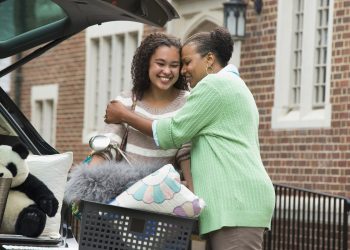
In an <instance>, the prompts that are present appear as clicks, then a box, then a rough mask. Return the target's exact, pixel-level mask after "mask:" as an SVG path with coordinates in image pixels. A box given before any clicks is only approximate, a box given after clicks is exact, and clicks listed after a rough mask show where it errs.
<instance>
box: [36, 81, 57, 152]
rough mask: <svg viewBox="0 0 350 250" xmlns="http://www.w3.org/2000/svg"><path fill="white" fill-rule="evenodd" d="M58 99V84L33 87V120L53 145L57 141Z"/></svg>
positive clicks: (40, 132)
mask: <svg viewBox="0 0 350 250" xmlns="http://www.w3.org/2000/svg"><path fill="white" fill-rule="evenodd" d="M57 100H58V85H57V84H53V85H43V86H33V87H32V96H31V108H32V121H31V122H32V124H33V126H34V127H35V128H36V130H37V131H38V132H39V134H40V135H41V136H42V137H43V138H44V139H45V141H47V142H48V143H49V144H50V145H51V146H53V147H54V146H55V143H56V110H57Z"/></svg>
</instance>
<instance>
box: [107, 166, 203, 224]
mask: <svg viewBox="0 0 350 250" xmlns="http://www.w3.org/2000/svg"><path fill="white" fill-rule="evenodd" d="M110 205H115V206H120V207H128V208H133V209H141V210H147V211H153V212H158V213H165V214H172V215H175V216H181V217H188V218H195V217H198V216H199V214H200V213H201V211H202V210H203V209H204V207H205V203H204V201H203V200H202V199H201V198H199V197H198V196H196V195H195V194H194V193H192V192H191V191H190V190H189V189H188V188H187V187H185V186H184V185H182V184H181V182H180V175H179V173H178V172H177V171H176V170H175V169H174V167H173V166H172V165H171V164H167V165H165V166H163V167H162V168H160V169H159V170H157V171H155V172H154V173H152V174H150V175H148V176H146V177H145V178H143V179H142V180H139V181H138V182H136V183H135V184H134V185H132V186H130V187H129V188H128V189H127V190H126V191H124V192H123V193H121V194H120V195H119V196H117V197H116V198H115V199H114V200H112V201H111V202H110Z"/></svg>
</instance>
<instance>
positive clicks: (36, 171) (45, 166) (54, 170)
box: [26, 152, 73, 238]
mask: <svg viewBox="0 0 350 250" xmlns="http://www.w3.org/2000/svg"><path fill="white" fill-rule="evenodd" d="M26 161H27V164H28V167H29V172H30V173H32V174H33V175H35V176H36V177H37V178H39V179H40V180H41V181H42V182H44V183H45V184H46V185H47V186H48V188H49V189H50V190H51V191H52V192H53V193H54V195H55V197H56V199H57V200H58V201H59V207H58V211H57V213H56V215H55V216H54V217H52V218H50V217H47V220H46V226H45V228H44V231H43V233H42V234H41V235H42V236H49V237H51V238H58V237H60V234H59V230H60V224H61V209H62V201H63V195H64V189H65V185H66V182H67V176H68V171H69V169H70V167H71V166H72V163H73V153H72V152H66V153H62V154H54V155H29V156H28V158H27V159H26Z"/></svg>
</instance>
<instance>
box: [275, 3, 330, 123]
mask: <svg viewBox="0 0 350 250" xmlns="http://www.w3.org/2000/svg"><path fill="white" fill-rule="evenodd" d="M296 3H297V2H296V1H285V0H279V1H278V17H277V39H276V64H275V96H274V106H273V108H272V121H271V126H272V129H299V128H329V127H330V126H331V113H332V106H331V104H330V79H331V56H332V34H333V23H332V20H333V5H334V0H330V3H329V20H330V21H329V26H328V41H327V42H328V44H327V63H326V64H327V69H326V86H325V104H324V107H323V108H320V109H312V105H313V98H312V96H313V95H312V88H313V84H312V83H313V77H314V75H313V74H311V73H310V72H314V67H315V60H316V55H315V50H316V26H317V23H316V21H317V20H316V19H317V0H305V1H304V13H307V14H304V26H303V27H304V28H303V44H302V51H303V52H302V53H303V57H302V73H301V87H300V88H301V92H300V107H299V109H297V110H295V109H291V108H290V91H291V84H292V83H291V80H292V69H293V62H292V58H293V49H292V42H293V32H292V31H293V8H294V7H293V4H296Z"/></svg>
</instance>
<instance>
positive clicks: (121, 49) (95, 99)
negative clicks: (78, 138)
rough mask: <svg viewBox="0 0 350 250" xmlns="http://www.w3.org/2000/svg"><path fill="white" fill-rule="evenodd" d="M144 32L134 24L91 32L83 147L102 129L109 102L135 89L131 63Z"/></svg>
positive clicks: (111, 24) (106, 27) (115, 24)
mask: <svg viewBox="0 0 350 250" xmlns="http://www.w3.org/2000/svg"><path fill="white" fill-rule="evenodd" d="M142 29H143V25H142V24H140V23H135V22H117V23H116V22H109V23H105V24H102V25H101V26H100V27H97V26H94V27H91V28H88V30H87V33H86V53H87V56H86V58H87V61H86V79H85V116H84V130H83V143H87V142H88V140H89V139H90V138H91V137H92V136H93V135H95V134H96V133H97V131H99V130H101V129H102V128H103V126H104V122H103V116H104V114H105V110H106V106H107V104H108V102H109V101H110V100H111V99H114V98H115V97H116V96H117V95H118V94H120V92H122V91H124V90H129V89H131V88H132V82H131V72H130V70H131V62H132V58H133V55H134V52H135V50H136V48H137V46H138V44H139V42H140V40H141V33H142Z"/></svg>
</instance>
